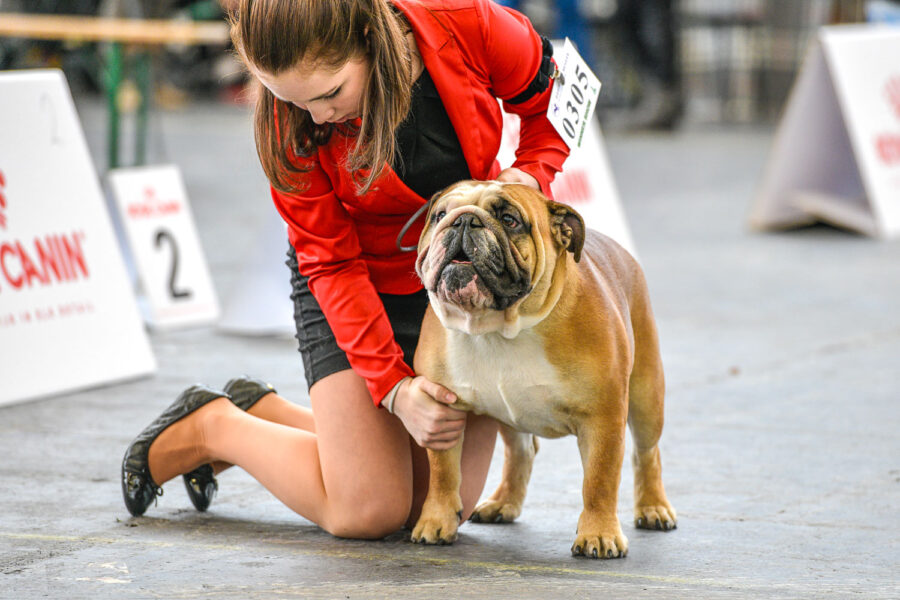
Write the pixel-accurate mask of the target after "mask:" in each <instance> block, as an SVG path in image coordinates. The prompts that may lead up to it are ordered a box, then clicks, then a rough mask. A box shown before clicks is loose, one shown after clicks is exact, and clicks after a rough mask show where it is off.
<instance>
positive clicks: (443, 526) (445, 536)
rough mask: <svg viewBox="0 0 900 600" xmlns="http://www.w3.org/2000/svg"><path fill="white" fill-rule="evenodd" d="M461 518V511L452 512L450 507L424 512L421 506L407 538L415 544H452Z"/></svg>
mask: <svg viewBox="0 0 900 600" xmlns="http://www.w3.org/2000/svg"><path fill="white" fill-rule="evenodd" d="M461 518H462V512H461V511H460V512H453V510H452V509H451V510H442V511H428V512H427V513H426V511H425V509H424V508H423V510H422V515H421V516H420V517H419V520H418V521H417V522H416V526H415V527H413V531H412V535H410V537H409V539H410V541H412V542H414V543H416V544H440V545H442V546H443V545H445V544H452V543H453V542H455V541H456V537H457V535H456V533H457V530H458V529H459V521H460V519H461Z"/></svg>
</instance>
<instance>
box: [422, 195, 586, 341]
mask: <svg viewBox="0 0 900 600" xmlns="http://www.w3.org/2000/svg"><path fill="white" fill-rule="evenodd" d="M432 200H433V203H432V206H431V210H429V212H428V216H427V217H426V218H427V221H426V224H425V228H424V230H423V231H422V235H421V237H420V238H419V247H418V251H419V256H418V259H417V260H416V272H417V273H418V274H419V277H420V278H421V279H422V282H423V283H424V284H425V289H426V290H427V291H428V296H429V299H430V302H431V306H432V308H433V309H434V311H435V313H436V314H437V316H438V318H439V319H440V320H441V322H442V323H443V325H444V327H447V328H450V329H458V330H460V331H464V332H466V333H470V334H482V333H488V332H491V331H499V332H500V333H501V334H503V335H504V336H506V337H514V336H516V335H517V334H518V333H519V331H521V330H522V329H523V328H527V327H533V326H534V325H535V324H536V323H538V322H539V321H540V320H542V319H543V318H544V317H545V316H546V315H547V314H549V312H550V310H552V308H553V306H554V305H555V304H556V301H557V300H558V299H559V294H560V292H561V291H562V287H563V283H564V281H563V279H564V277H556V276H555V275H554V274H555V273H556V272H557V270H559V269H562V272H561V273H564V272H565V268H566V261H567V260H568V259H567V253H569V252H571V253H572V254H573V257H574V260H575V262H577V261H578V260H579V258H580V256H581V248H582V245H583V244H584V235H585V231H584V221H583V220H582V219H581V216H579V215H578V213H576V212H575V211H574V210H572V209H571V208H569V207H568V206H566V205H564V204H560V203H557V202H553V201H551V200H548V199H547V198H546V197H545V196H544V195H543V194H541V193H540V192H538V191H536V190H534V189H532V188H530V187H528V186H524V185H518V184H510V183H499V182H495V181H490V182H479V181H462V182H459V183H457V184H454V185H452V186H450V187H449V188H447V189H445V190H443V191H441V192H438V193H437V194H436V195H435V197H434V198H433V199H432Z"/></svg>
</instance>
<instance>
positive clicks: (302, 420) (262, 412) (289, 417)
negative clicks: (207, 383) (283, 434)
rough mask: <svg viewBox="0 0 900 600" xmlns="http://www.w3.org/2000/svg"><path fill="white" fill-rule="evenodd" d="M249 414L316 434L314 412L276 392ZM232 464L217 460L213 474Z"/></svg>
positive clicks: (264, 398)
mask: <svg viewBox="0 0 900 600" xmlns="http://www.w3.org/2000/svg"><path fill="white" fill-rule="evenodd" d="M247 413H248V414H251V415H253V416H254V417H259V418H260V419H265V420H266V421H271V422H272V423H280V424H281V425H287V426H288V427H295V428H297V429H302V430H304V431H309V432H312V433H315V431H316V420H315V418H314V417H313V412H312V410H310V409H308V408H306V407H305V406H300V405H299V404H294V403H293V402H290V401H289V400H286V399H284V398H282V397H281V396H279V395H278V394H277V393H276V392H271V393H269V394H266V395H265V396H263V397H262V398H260V399H259V400H257V401H256V403H255V404H254V405H253V406H251V407H250V410H248V411H247ZM231 466H232V465H231V463H228V462H225V461H222V460H217V461H214V462H213V463H212V469H213V473H215V474H216V475H218V474H219V473H221V472H222V471H224V470H225V469H227V468H229V467H231Z"/></svg>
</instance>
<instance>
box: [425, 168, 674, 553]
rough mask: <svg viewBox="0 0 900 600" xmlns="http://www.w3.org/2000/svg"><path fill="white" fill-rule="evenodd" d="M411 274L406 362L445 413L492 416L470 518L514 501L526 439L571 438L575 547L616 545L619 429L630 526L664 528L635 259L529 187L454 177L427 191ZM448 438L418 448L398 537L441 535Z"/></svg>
mask: <svg viewBox="0 0 900 600" xmlns="http://www.w3.org/2000/svg"><path fill="white" fill-rule="evenodd" d="M426 219H427V221H426V225H425V228H424V230H423V232H422V235H421V237H420V239H419V245H418V257H417V260H416V271H417V273H418V275H419V277H420V278H421V279H422V281H423V283H424V285H425V289H426V290H427V291H428V297H429V301H430V302H429V306H428V310H427V312H426V314H425V318H424V321H423V324H422V332H421V336H420V339H419V345H418V347H417V349H416V354H415V360H414V368H415V370H416V372H418V373H420V374H422V375H424V376H425V377H427V378H428V379H431V380H432V381H435V382H438V383H440V384H442V385H444V386H446V387H447V388H449V389H450V390H453V391H454V392H455V393H456V395H457V397H458V400H457V402H456V403H455V404H454V407H455V408H460V409H463V410H468V411H472V412H475V413H478V414H486V415H490V416H491V417H493V418H495V419H496V420H497V421H499V422H500V433H501V437H502V438H503V441H504V444H505V454H504V465H503V475H502V481H501V483H500V485H499V486H498V487H497V489H496V491H494V493H493V494H492V495H491V496H490V497H489V498H488V499H487V500H486V501H484V502H482V503H481V504H479V505H478V506H477V507H476V509H475V512H474V513H473V515H472V520H473V521H480V522H485V523H494V522H510V521H512V520H514V519H515V518H516V517H517V516H519V514H520V513H521V510H522V503H523V502H524V500H525V491H526V487H527V485H528V480H529V479H530V477H531V468H532V463H533V461H534V457H535V453H536V452H537V449H538V442H537V439H536V438H535V436H542V437H547V438H557V437H561V436H564V435H575V436H576V437H577V438H578V448H579V451H580V453H581V461H582V464H583V467H584V482H583V489H582V495H583V501H584V509H583V511H582V513H581V516H580V518H579V519H578V530H577V534H576V537H575V542H574V544H573V545H572V554H573V555H583V556H587V557H592V558H598V557H600V558H615V557H622V556H625V555H626V553H627V552H628V540H627V539H626V537H625V535H624V534H623V533H622V528H621V525H620V524H619V519H618V517H617V515H616V501H617V495H618V487H619V479H620V475H621V469H622V461H623V458H624V453H625V427H626V423H627V425H628V426H629V428H630V429H631V434H632V438H633V441H634V454H633V456H632V464H633V467H634V500H635V503H634V522H635V525H636V526H637V527H639V528H644V529H657V530H666V531H668V530H670V529H674V528H675V526H676V516H675V510H674V509H673V508H672V506H671V505H670V504H669V501H668V499H667V498H666V493H665V490H664V489H663V484H662V471H661V465H660V454H659V447H658V445H657V443H658V441H659V438H660V435H661V433H662V426H663V395H664V379H663V368H662V361H661V360H660V355H659V343H658V340H657V333H656V324H655V322H654V319H653V314H652V312H651V309H650V299H649V296H648V292H647V285H646V282H645V280H644V276H643V273H642V271H641V268H640V266H639V265H638V263H637V262H636V261H635V259H634V258H633V257H632V256H631V255H629V254H628V252H626V251H625V250H624V249H623V248H622V247H621V246H619V245H618V244H617V243H616V242H614V241H613V240H611V239H610V238H608V237H606V236H604V235H602V234H600V233H598V232H596V231H593V230H589V229H586V228H585V226H584V221H583V220H582V218H581V216H580V215H578V213H576V212H575V211H574V210H573V209H571V208H570V207H568V206H566V205H564V204H560V203H557V202H553V201H551V200H548V199H547V198H546V197H545V196H544V195H543V194H541V193H540V192H538V191H535V190H533V189H532V188H529V187H527V186H523V185H517V184H503V183H498V182H475V181H465V182H460V183H458V184H455V185H453V186H451V187H450V188H448V189H446V190H444V191H442V192H439V193H438V194H437V195H436V196H435V198H434V199H433V204H432V206H431V208H430V210H429V211H428V216H427V217H426ZM461 452H462V441H461V440H460V443H458V444H457V445H456V446H455V447H454V448H453V449H450V450H443V451H432V450H429V451H428V461H429V465H430V468H431V471H430V479H429V488H428V494H427V496H426V499H425V503H424V505H423V507H422V513H421V516H420V517H419V520H418V522H417V523H416V525H415V527H414V528H413V532H412V535H411V539H412V541H414V542H424V543H427V544H447V543H452V542H453V541H455V539H456V537H457V530H458V527H459V520H460V515H461V511H462V500H461V498H460V494H459V484H460V455H461Z"/></svg>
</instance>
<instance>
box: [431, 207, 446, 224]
mask: <svg viewBox="0 0 900 600" xmlns="http://www.w3.org/2000/svg"><path fill="white" fill-rule="evenodd" d="M446 216H447V211H446V210H441V211H438V212H436V213H435V214H434V222H435V223H437V222H438V221H440V220H441V219H443V218H444V217H446Z"/></svg>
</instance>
